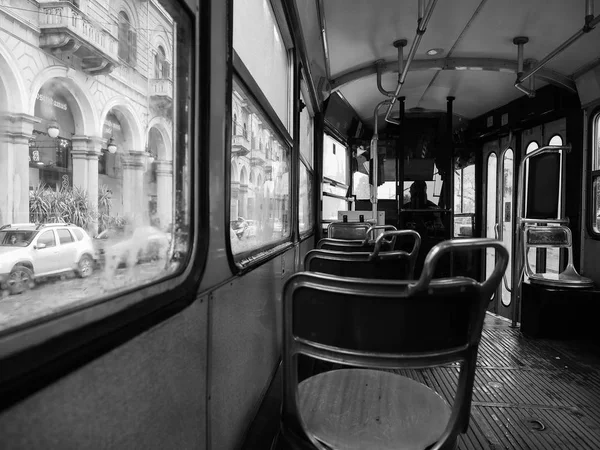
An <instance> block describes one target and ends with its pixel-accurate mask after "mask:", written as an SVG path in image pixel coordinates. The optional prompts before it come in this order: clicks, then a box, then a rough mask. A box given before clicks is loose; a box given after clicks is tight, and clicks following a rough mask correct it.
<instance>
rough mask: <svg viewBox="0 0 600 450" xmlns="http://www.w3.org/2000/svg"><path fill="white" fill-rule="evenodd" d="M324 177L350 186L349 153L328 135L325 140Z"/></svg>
mask: <svg viewBox="0 0 600 450" xmlns="http://www.w3.org/2000/svg"><path fill="white" fill-rule="evenodd" d="M323 177H326V178H330V179H331V180H333V181H336V182H338V183H342V184H345V185H348V151H347V149H346V146H345V145H344V144H342V143H341V142H339V141H337V140H335V139H333V138H332V137H331V136H329V135H328V134H325V138H324V139H323Z"/></svg>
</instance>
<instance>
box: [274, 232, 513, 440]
mask: <svg viewBox="0 0 600 450" xmlns="http://www.w3.org/2000/svg"><path fill="white" fill-rule="evenodd" d="M487 247H492V248H494V249H495V250H496V252H497V254H498V255H499V257H498V263H497V264H496V266H495V268H494V271H493V272H492V274H491V275H490V277H489V278H488V279H487V280H486V281H485V282H483V283H479V282H477V281H475V280H473V279H470V278H463V277H461V278H452V279H436V280H432V277H433V273H434V269H435V264H436V262H437V261H438V260H439V258H440V256H441V255H443V254H444V253H447V252H448V251H450V250H457V249H467V250H469V249H482V248H487ZM507 264H508V252H507V250H506V248H505V247H504V246H503V244H502V243H501V242H499V241H494V240H491V239H461V240H456V241H445V242H443V243H440V244H438V245H436V246H435V247H434V248H433V249H432V250H431V251H430V252H429V254H428V255H427V258H426V261H425V266H424V269H423V273H422V275H421V278H420V279H419V280H418V281H416V282H414V281H413V282H411V281H392V280H367V279H358V278H345V277H337V276H332V275H325V274H319V273H310V272H301V273H297V274H295V275H292V277H290V279H289V280H288V281H287V282H286V284H285V286H284V291H283V316H284V323H283V370H284V372H283V405H282V417H281V433H280V435H279V440H278V442H277V441H276V446H278V445H281V444H282V443H283V442H285V444H286V445H287V446H288V448H289V447H291V448H294V449H300V448H312V449H314V448H316V449H320V450H326V449H327V450H329V449H333V448H335V449H369V450H383V449H408V448H410V449H430V450H433V449H436V450H437V449H440V448H451V447H452V446H453V445H454V443H455V442H456V439H457V436H458V434H459V433H461V432H462V433H464V432H466V430H467V428H468V424H469V414H470V405H471V395H472V389H473V381H474V377H475V363H476V358H477V350H478V345H479V341H480V338H481V330H482V327H483V321H484V316H485V311H486V308H487V306H488V303H489V299H490V298H491V296H492V294H493V293H494V291H495V289H496V288H497V286H498V285H499V283H500V281H501V278H502V274H503V273H504V271H505V269H506V266H507ZM300 355H308V356H310V357H312V358H316V359H318V360H323V361H329V362H332V363H336V364H339V365H344V366H353V368H344V369H340V370H333V371H329V372H326V373H320V374H318V375H315V376H312V377H310V378H308V379H306V380H304V381H303V382H302V383H298V379H297V366H296V365H297V359H298V357H299V356H300ZM454 361H458V362H460V375H459V380H458V387H457V393H456V396H455V399H454V402H453V405H452V407H450V406H449V405H448V404H447V403H446V401H445V400H444V399H443V398H442V397H441V396H440V395H439V394H437V393H436V392H434V391H433V390H431V389H430V388H428V387H426V386H425V385H423V384H420V383H418V382H416V381H413V380H411V379H408V378H406V377H404V376H401V375H398V374H395V373H392V372H391V371H390V370H391V369H400V368H423V367H434V366H437V365H442V364H448V363H450V362H454ZM280 448H281V447H280Z"/></svg>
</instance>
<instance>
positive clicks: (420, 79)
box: [340, 70, 436, 124]
mask: <svg viewBox="0 0 600 450" xmlns="http://www.w3.org/2000/svg"><path fill="white" fill-rule="evenodd" d="M435 73H436V72H435V71H433V70H428V71H420V72H411V73H409V75H408V76H407V77H406V82H405V83H404V86H403V88H402V91H401V94H400V95H404V96H406V103H405V105H406V109H408V108H412V107H415V106H417V104H418V102H419V100H420V98H421V96H422V95H423V93H424V92H425V90H426V89H427V86H428V85H429V83H430V82H431V80H432V79H433V77H434V76H435ZM396 80H397V75H396V74H385V75H384V76H383V77H382V84H383V86H384V88H386V89H390V90H391V89H392V88H393V87H394V86H395V85H396ZM340 93H341V94H342V95H343V96H344V97H345V98H346V100H347V101H348V103H350V105H352V107H353V108H354V110H355V111H356V113H357V114H358V115H359V117H360V118H361V119H362V120H364V121H365V122H367V123H369V124H372V122H373V111H374V110H375V106H377V103H379V102H380V101H382V100H385V97H384V96H383V95H382V94H381V93H380V92H379V90H378V89H377V79H376V77H375V76H370V77H366V78H362V79H360V80H358V81H355V82H353V83H350V84H347V85H345V86H344V87H342V88H341V89H340ZM394 108H395V110H397V108H398V107H397V106H394ZM381 111H382V112H385V111H386V110H385V109H383V108H382V110H381Z"/></svg>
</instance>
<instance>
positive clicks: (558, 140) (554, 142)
mask: <svg viewBox="0 0 600 450" xmlns="http://www.w3.org/2000/svg"><path fill="white" fill-rule="evenodd" d="M548 145H563V140H562V138H561V137H560V135H559V134H555V135H554V136H552V138H551V139H550V142H548Z"/></svg>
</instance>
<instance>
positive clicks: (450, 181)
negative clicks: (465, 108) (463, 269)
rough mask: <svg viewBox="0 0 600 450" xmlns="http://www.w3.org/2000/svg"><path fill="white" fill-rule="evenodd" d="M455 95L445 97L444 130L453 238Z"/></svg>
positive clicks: (447, 205)
mask: <svg viewBox="0 0 600 450" xmlns="http://www.w3.org/2000/svg"><path fill="white" fill-rule="evenodd" d="M454 99H455V97H452V96H448V97H446V132H447V134H448V151H449V153H450V170H449V173H448V194H447V195H446V198H447V199H448V200H447V201H446V205H445V206H446V208H448V209H449V210H450V212H449V213H448V230H449V236H448V239H453V238H454V145H453V141H452V122H453V112H452V102H453V101H454ZM450 276H451V277H452V276H454V258H453V257H452V254H451V256H450Z"/></svg>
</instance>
